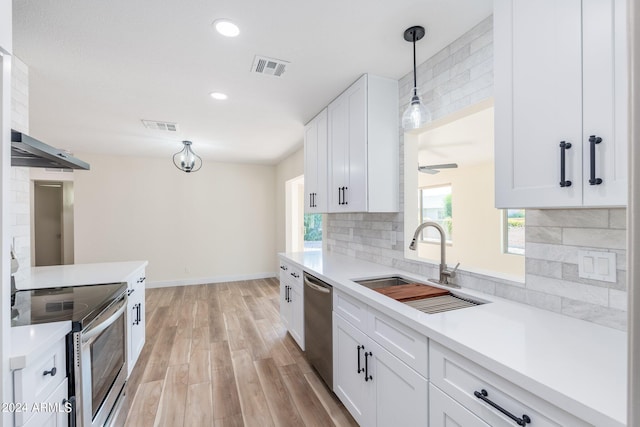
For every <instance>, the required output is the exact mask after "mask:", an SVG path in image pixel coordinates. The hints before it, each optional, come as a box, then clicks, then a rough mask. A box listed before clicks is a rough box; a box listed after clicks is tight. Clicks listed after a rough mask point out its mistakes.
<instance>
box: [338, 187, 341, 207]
mask: <svg viewBox="0 0 640 427" xmlns="http://www.w3.org/2000/svg"><path fill="white" fill-rule="evenodd" d="M338 204H339V205H341V204H342V187H338Z"/></svg>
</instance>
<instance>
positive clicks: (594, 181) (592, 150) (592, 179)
mask: <svg viewBox="0 0 640 427" xmlns="http://www.w3.org/2000/svg"><path fill="white" fill-rule="evenodd" d="M601 142H602V138H600V137H599V136H595V135H591V136H590V137H589V145H590V147H589V154H590V158H589V164H590V166H591V168H590V169H591V170H590V174H589V175H590V176H589V185H600V184H602V178H596V144H600V143H601Z"/></svg>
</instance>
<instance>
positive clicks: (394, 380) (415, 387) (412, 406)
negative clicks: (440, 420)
mask: <svg viewBox="0 0 640 427" xmlns="http://www.w3.org/2000/svg"><path fill="white" fill-rule="evenodd" d="M365 362H366V364H367V365H368V366H366V368H367V369H366V373H367V374H368V375H369V378H368V381H367V382H368V383H369V387H372V388H373V390H374V397H373V399H372V400H371V402H370V404H371V406H370V410H369V413H368V414H367V415H368V417H369V419H370V422H367V423H366V425H375V426H378V427H384V426H404V427H411V426H415V427H423V426H426V425H428V421H429V409H428V408H429V406H428V405H427V402H428V382H427V380H426V378H424V377H423V376H421V375H419V374H418V373H417V372H416V371H414V370H413V369H411V368H409V367H408V366H407V365H406V364H405V363H404V362H402V361H400V359H398V358H397V357H395V356H393V355H392V354H391V353H389V352H388V351H387V350H385V349H384V348H382V347H381V346H380V345H378V344H377V343H376V342H375V341H373V340H369V343H368V348H367V359H366V361H365Z"/></svg>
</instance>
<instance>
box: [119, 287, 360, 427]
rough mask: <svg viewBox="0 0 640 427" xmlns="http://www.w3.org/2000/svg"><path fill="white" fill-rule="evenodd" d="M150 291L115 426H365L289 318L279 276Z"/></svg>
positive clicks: (148, 291) (148, 290) (147, 295)
mask: <svg viewBox="0 0 640 427" xmlns="http://www.w3.org/2000/svg"><path fill="white" fill-rule="evenodd" d="M146 292H147V294H146V316H147V326H146V328H147V330H146V333H147V336H146V343H145V346H144V348H143V349H142V354H141V355H140V359H139V360H138V363H137V365H136V367H135V369H134V370H133V372H132V374H131V378H130V379H129V383H128V385H127V396H126V400H125V405H124V407H123V410H122V411H121V413H120V415H119V417H118V419H117V420H116V423H115V424H116V425H118V426H127V427H128V426H131V427H145V426H154V427H155V426H170V427H181V426H184V427H198V426H213V427H223V426H260V427H269V426H322V427H324V426H332V425H335V426H357V423H356V422H355V421H354V420H353V418H352V417H351V416H350V415H349V413H348V412H347V410H346V409H345V407H344V406H343V405H342V404H341V403H340V401H339V400H338V399H337V398H336V396H335V395H334V394H333V393H332V392H331V391H330V390H329V389H328V388H327V386H326V385H325V384H324V382H323V381H322V380H321V379H320V377H319V376H318V375H317V373H316V372H315V371H314V370H313V369H312V368H311V366H310V365H309V364H308V363H307V361H306V359H305V358H304V355H303V353H302V351H301V350H300V348H299V347H298V345H297V344H296V343H295V341H294V340H293V339H292V338H291V336H290V335H289V334H287V331H286V329H285V328H284V327H283V325H282V323H281V322H280V315H279V302H278V299H279V283H278V281H277V280H276V279H264V280H251V281H243V282H230V283H217V284H209V285H197V286H184V287H172V288H160V289H147V291H146Z"/></svg>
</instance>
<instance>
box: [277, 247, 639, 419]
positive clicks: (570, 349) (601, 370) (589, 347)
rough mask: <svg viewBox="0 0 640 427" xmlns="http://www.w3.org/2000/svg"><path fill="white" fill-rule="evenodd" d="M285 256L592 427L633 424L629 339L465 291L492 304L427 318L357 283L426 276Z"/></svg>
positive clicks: (348, 261)
mask: <svg viewBox="0 0 640 427" xmlns="http://www.w3.org/2000/svg"><path fill="white" fill-rule="evenodd" d="M280 256H281V257H283V258H284V259H285V260H288V261H291V262H293V263H295V264H297V265H299V266H300V267H301V268H302V269H304V270H305V271H307V272H309V273H311V274H313V275H315V276H316V277H318V278H319V279H322V280H324V281H326V282H327V283H329V284H331V285H333V286H334V288H336V289H339V290H341V291H343V292H345V293H348V294H350V295H352V296H355V297H357V298H358V299H359V300H360V301H363V302H365V303H367V304H369V305H370V306H371V307H373V308H375V309H377V310H379V311H381V312H383V313H385V314H387V315H390V316H392V317H393V318H395V319H396V320H398V321H400V322H402V323H404V324H406V325H407V326H409V327H412V328H413V329H415V330H417V331H419V332H422V333H424V334H425V335H426V336H427V337H428V338H429V339H431V340H434V341H437V342H439V343H441V344H442V345H444V346H446V347H448V348H450V349H451V350H454V351H456V352H458V353H460V354H461V355H463V356H465V357H467V358H468V359H471V360H473V361H474V362H476V363H478V364H480V365H481V366H484V367H486V368H487V369H490V370H492V371H493V372H495V373H497V374H499V375H501V376H502V377H504V378H506V379H508V380H509V381H511V382H513V383H514V384H516V385H518V386H519V387H521V388H523V389H525V390H528V391H530V392H532V393H534V394H536V395H538V396H540V397H541V398H543V399H545V400H547V401H549V402H550V403H552V404H554V405H556V406H558V407H560V408H563V409H565V410H567V411H568V412H570V413H572V414H574V415H576V416H579V417H580V418H582V419H584V420H585V421H587V422H589V423H591V424H593V425H596V426H624V425H626V408H627V389H626V387H627V335H626V334H625V333H624V332H621V331H618V330H615V329H610V328H606V327H603V326H600V325H596V324H593V323H589V322H585V321H582V320H578V319H574V318H570V317H567V316H562V315H559V314H556V313H552V312H549V311H545V310H541V309H537V308H535V307H531V306H528V305H524V304H520V303H516V302H512V301H508V300H504V299H501V298H498V297H494V296H492V295H487V294H483V293H479V292H475V291H473V290H468V289H464V288H463V289H461V290H453V291H454V293H462V294H466V295H468V296H471V297H474V298H475V299H481V300H484V301H489V302H490V303H489V304H483V305H479V306H476V307H471V308H466V309H462V310H454V311H449V312H446V313H439V314H425V313H422V312H420V311H418V310H415V309H413V308H411V307H409V306H407V305H405V304H402V303H400V302H398V301H395V300H393V299H391V298H388V297H386V296H384V295H382V294H380V293H378V292H375V291H372V290H370V289H368V288H365V287H364V286H361V285H359V284H357V283H355V282H353V280H352V279H363V278H373V277H381V276H387V275H399V276H403V277H407V278H411V279H413V280H417V281H422V282H424V281H425V280H426V278H425V277H421V276H419V275H416V274H412V273H408V272H405V271H402V270H397V269H394V268H392V267H385V266H380V265H377V264H372V263H369V262H365V261H361V260H357V259H354V258H350V257H347V256H341V255H337V254H324V255H323V253H322V252H321V251H318V252H304V253H303V252H301V253H287V254H280Z"/></svg>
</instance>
